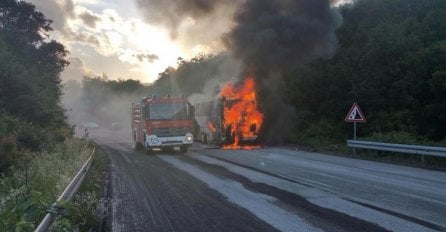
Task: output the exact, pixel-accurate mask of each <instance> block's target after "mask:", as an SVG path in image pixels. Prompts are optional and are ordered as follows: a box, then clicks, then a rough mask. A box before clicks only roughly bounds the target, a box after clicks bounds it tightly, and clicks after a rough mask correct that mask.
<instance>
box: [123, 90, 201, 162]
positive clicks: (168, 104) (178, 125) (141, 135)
mask: <svg viewBox="0 0 446 232" xmlns="http://www.w3.org/2000/svg"><path fill="white" fill-rule="evenodd" d="M131 113H132V135H133V142H134V146H135V149H145V150H147V151H148V152H150V151H152V150H153V149H154V148H160V149H167V148H170V149H171V148H174V147H179V148H180V151H181V152H183V153H184V152H187V150H188V147H189V146H191V145H192V143H193V135H192V127H193V120H194V114H195V113H194V107H193V106H192V105H191V104H190V103H189V102H188V101H187V99H185V98H182V97H181V98H172V97H169V96H167V97H165V98H157V97H146V98H143V99H142V100H141V102H140V103H137V104H132V112H131Z"/></svg>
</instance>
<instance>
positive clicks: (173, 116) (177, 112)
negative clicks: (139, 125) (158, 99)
mask: <svg viewBox="0 0 446 232" xmlns="http://www.w3.org/2000/svg"><path fill="white" fill-rule="evenodd" d="M146 107H147V109H146V112H147V111H148V114H147V113H146V117H147V116H148V119H152V120H183V119H189V115H190V112H189V111H190V109H189V106H188V105H187V104H184V103H157V104H150V105H149V106H146Z"/></svg>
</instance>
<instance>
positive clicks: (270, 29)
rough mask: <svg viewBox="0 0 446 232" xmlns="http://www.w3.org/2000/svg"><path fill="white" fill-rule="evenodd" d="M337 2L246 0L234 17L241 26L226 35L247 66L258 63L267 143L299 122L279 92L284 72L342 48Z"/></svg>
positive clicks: (259, 90)
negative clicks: (335, 7) (338, 47)
mask: <svg viewBox="0 0 446 232" xmlns="http://www.w3.org/2000/svg"><path fill="white" fill-rule="evenodd" d="M332 2H333V1H330V0H246V1H245V2H244V3H243V4H242V5H241V6H240V8H239V9H238V10H237V12H236V14H235V16H234V22H235V23H236V25H235V26H234V27H233V28H232V30H231V31H230V32H228V33H226V34H225V35H223V37H222V39H223V42H224V44H225V46H226V47H227V48H228V50H230V51H231V52H232V54H233V55H234V56H235V57H236V58H238V59H240V60H241V61H242V62H243V65H244V66H245V67H250V66H253V67H254V70H255V71H254V72H255V79H256V82H257V86H258V90H257V92H258V94H259V101H260V106H261V110H262V112H263V113H264V114H265V119H266V120H265V122H264V125H263V139H264V141H265V142H272V143H277V142H281V140H282V138H285V137H288V136H289V132H291V130H292V128H293V121H295V115H296V114H295V112H294V110H293V108H292V107H289V106H287V105H286V104H285V103H284V101H283V99H281V97H280V93H281V92H282V91H283V89H285V88H284V83H283V79H282V75H283V73H284V72H286V71H290V70H291V69H293V68H295V67H296V66H298V65H300V64H303V63H305V62H308V61H311V60H313V59H315V58H319V57H329V56H330V55H332V54H333V53H334V51H335V49H336V47H337V40H336V36H335V31H336V29H337V28H338V27H339V26H340V24H341V21H342V20H341V17H340V14H339V13H338V12H337V11H336V9H334V8H332V7H331V4H332ZM246 70H248V68H246ZM241 76H242V77H243V76H244V75H243V74H242V75H241ZM287 130H288V131H287ZM278 132H280V133H278Z"/></svg>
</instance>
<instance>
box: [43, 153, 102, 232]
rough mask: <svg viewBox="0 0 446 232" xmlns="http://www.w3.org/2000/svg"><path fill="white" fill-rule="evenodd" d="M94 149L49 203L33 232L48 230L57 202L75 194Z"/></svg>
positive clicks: (56, 209)
mask: <svg viewBox="0 0 446 232" xmlns="http://www.w3.org/2000/svg"><path fill="white" fill-rule="evenodd" d="M95 149H96V148H93V151H92V153H91V156H90V158H88V160H87V161H86V162H85V163H84V165H82V167H81V169H79V171H78V172H77V174H76V175H75V176H74V178H73V179H72V180H71V182H70V183H69V184H68V186H67V187H66V188H65V190H64V191H63V192H62V194H61V195H60V196H59V198H57V200H56V202H55V203H53V204H52V205H51V207H50V209H49V210H48V213H47V214H46V215H45V217H44V218H43V220H42V222H40V224H39V226H38V227H37V229H36V230H35V232H46V231H48V229H49V228H50V226H51V224H52V223H53V221H54V218H55V217H56V216H57V211H58V207H57V203H59V202H61V201H66V200H69V199H71V198H72V197H73V196H74V194H76V192H77V190H79V187H80V186H81V184H82V182H83V180H84V179H85V176H86V175H87V172H88V170H89V169H90V166H91V162H92V160H93V154H94V152H95Z"/></svg>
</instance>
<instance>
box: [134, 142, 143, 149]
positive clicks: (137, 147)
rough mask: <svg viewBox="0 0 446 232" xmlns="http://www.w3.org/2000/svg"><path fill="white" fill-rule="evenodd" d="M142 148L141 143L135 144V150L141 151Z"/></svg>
mask: <svg viewBox="0 0 446 232" xmlns="http://www.w3.org/2000/svg"><path fill="white" fill-rule="evenodd" d="M143 148H144V146H143V145H142V144H141V143H139V142H136V143H135V150H137V151H141V150H142V149H143Z"/></svg>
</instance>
